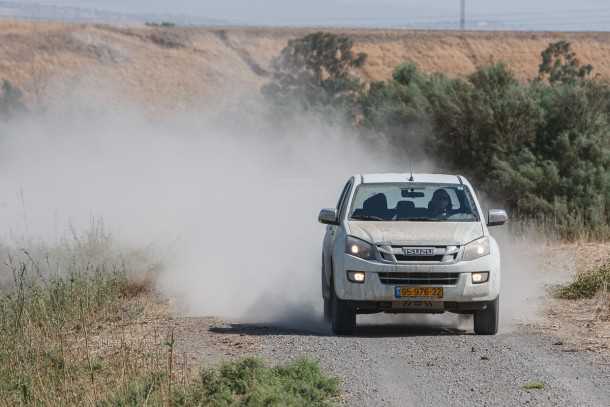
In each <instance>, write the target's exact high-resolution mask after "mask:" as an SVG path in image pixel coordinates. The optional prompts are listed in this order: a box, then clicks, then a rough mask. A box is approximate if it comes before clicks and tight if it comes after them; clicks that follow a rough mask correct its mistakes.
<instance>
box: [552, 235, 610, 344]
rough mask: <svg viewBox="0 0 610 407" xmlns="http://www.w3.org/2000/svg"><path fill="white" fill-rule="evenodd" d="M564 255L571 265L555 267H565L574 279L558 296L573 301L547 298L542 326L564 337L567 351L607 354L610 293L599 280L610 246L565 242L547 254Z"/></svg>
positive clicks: (600, 279)
mask: <svg viewBox="0 0 610 407" xmlns="http://www.w3.org/2000/svg"><path fill="white" fill-rule="evenodd" d="M565 253H570V255H571V257H572V258H573V259H574V262H573V263H572V264H563V265H557V267H567V268H568V269H569V271H570V272H571V274H572V275H574V280H573V281H572V282H571V283H568V284H567V285H566V286H564V287H563V288H562V289H560V293H562V292H563V294H566V295H567V297H568V298H572V299H562V298H551V299H549V301H548V303H547V307H546V308H547V317H548V318H547V320H546V322H545V323H543V324H542V327H543V329H544V330H545V331H551V332H552V333H553V334H556V335H558V336H561V337H562V338H564V339H565V342H566V345H567V346H568V348H567V349H576V350H589V351H602V352H610V292H609V291H608V287H607V283H606V284H604V281H603V278H600V276H604V275H605V273H604V271H605V270H607V266H606V265H607V264H608V263H609V262H610V244H609V243H604V242H597V243H593V242H579V243H569V244H567V243H564V244H560V245H553V247H552V250H550V251H549V252H548V253H547V255H548V256H549V258H556V257H557V255H558V254H565ZM558 271H560V270H558ZM598 282H599V284H598ZM566 295H564V297H565V296H566Z"/></svg>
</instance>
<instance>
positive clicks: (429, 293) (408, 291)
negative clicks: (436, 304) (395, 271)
mask: <svg viewBox="0 0 610 407" xmlns="http://www.w3.org/2000/svg"><path fill="white" fill-rule="evenodd" d="M395 294H396V298H443V287H396V291H395Z"/></svg>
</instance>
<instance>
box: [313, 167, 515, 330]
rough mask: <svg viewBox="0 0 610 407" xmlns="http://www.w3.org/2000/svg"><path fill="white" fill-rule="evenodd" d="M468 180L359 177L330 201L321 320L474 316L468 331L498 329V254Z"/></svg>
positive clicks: (349, 322) (342, 326)
mask: <svg viewBox="0 0 610 407" xmlns="http://www.w3.org/2000/svg"><path fill="white" fill-rule="evenodd" d="M487 215H488V216H487V220H485V217H484V216H483V214H482V210H481V206H480V204H479V202H478V200H477V196H476V194H475V193H474V190H473V188H472V186H471V185H470V183H469V182H468V181H467V180H466V179H465V178H464V177H462V176H459V175H440V174H363V175H355V176H353V177H351V178H350V179H349V181H348V182H347V184H346V185H345V187H344V188H343V192H342V193H341V196H340V197H339V202H338V204H337V207H336V208H332V209H323V210H322V211H321V212H320V216H319V221H320V222H321V223H323V224H326V225H327V229H326V235H325V237H324V245H323V250H322V295H323V298H324V317H325V319H326V320H327V321H329V322H330V324H331V327H332V329H333V331H334V332H335V333H336V334H344V335H348V334H351V333H353V331H354V329H355V328H356V315H357V314H373V313H379V312H385V313H443V312H453V313H458V314H472V315H474V331H475V333H476V334H481V335H495V334H496V333H497V332H498V319H499V313H498V311H499V296H500V251H499V248H498V244H497V243H496V241H495V240H494V238H493V237H492V236H491V235H490V234H489V231H488V226H496V225H502V224H504V223H505V222H506V221H507V220H508V216H507V215H506V212H505V211H503V210H490V211H489V213H488V214H487Z"/></svg>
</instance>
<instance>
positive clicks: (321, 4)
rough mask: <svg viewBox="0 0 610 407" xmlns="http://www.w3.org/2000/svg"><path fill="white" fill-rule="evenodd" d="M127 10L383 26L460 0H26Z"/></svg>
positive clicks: (605, 9)
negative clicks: (365, 23) (367, 23)
mask: <svg viewBox="0 0 610 407" xmlns="http://www.w3.org/2000/svg"><path fill="white" fill-rule="evenodd" d="M21 1H22V2H29V3H42V4H53V5H60V6H76V7H84V8H98V9H103V10H112V11H120V12H128V13H163V14H190V15H197V16H200V17H207V18H215V19H222V20H229V21H232V22H236V23H246V24H273V25H298V24H306V25H311V24H320V25H324V24H344V25H351V24H355V25H360V24H362V23H363V22H370V23H372V24H373V25H374V24H375V23H377V24H380V25H394V24H397V25H398V24H401V23H402V22H404V21H417V22H425V21H439V20H451V19H455V20H456V21H457V18H458V15H459V3H460V1H459V0H433V1H430V0H21ZM466 2H467V9H468V16H469V18H470V19H473V20H485V19H487V20H494V21H496V20H498V21H508V22H513V23H519V22H527V23H529V24H536V23H539V24H543V25H544V24H549V23H550V24H558V25H561V24H569V25H574V24H580V25H583V26H586V25H587V24H597V25H600V24H601V25H604V24H606V23H607V24H608V26H609V27H610V1H609V0H580V1H578V2H575V1H573V0H511V1H499V0H466Z"/></svg>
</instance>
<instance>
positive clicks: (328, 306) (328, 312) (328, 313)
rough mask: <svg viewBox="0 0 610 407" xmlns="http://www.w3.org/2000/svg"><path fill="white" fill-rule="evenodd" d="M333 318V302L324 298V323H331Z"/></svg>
mask: <svg viewBox="0 0 610 407" xmlns="http://www.w3.org/2000/svg"><path fill="white" fill-rule="evenodd" d="M332 316H333V313H332V301H331V300H330V299H329V298H324V321H325V322H328V323H330V321H331V318H332Z"/></svg>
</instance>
